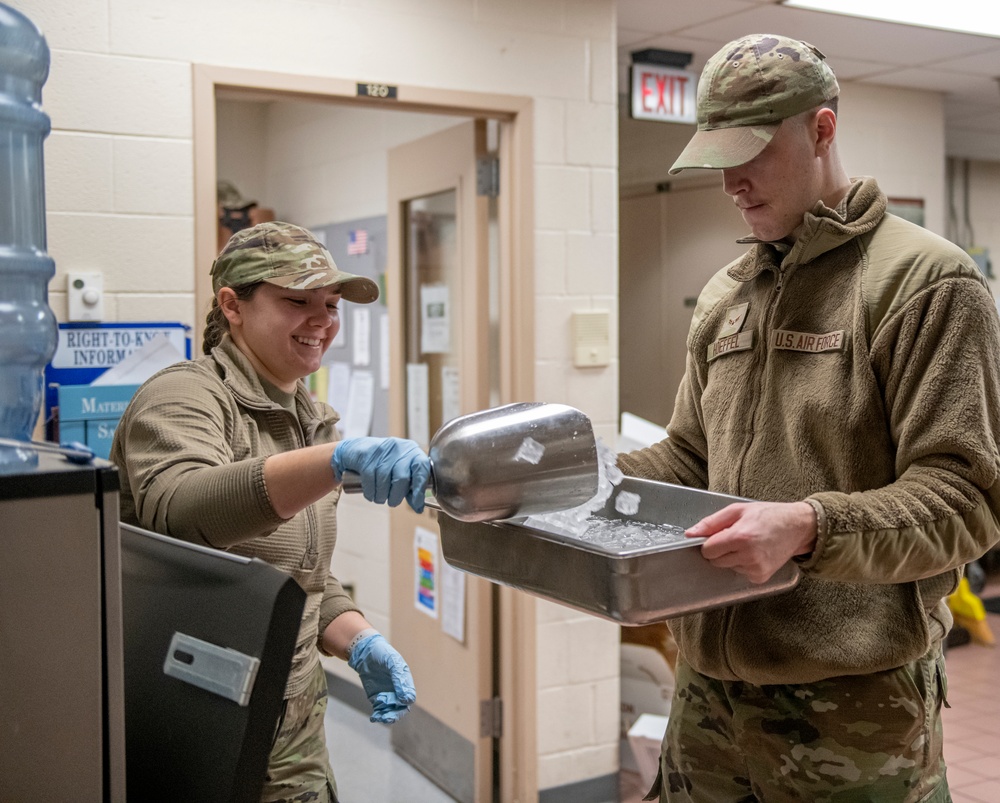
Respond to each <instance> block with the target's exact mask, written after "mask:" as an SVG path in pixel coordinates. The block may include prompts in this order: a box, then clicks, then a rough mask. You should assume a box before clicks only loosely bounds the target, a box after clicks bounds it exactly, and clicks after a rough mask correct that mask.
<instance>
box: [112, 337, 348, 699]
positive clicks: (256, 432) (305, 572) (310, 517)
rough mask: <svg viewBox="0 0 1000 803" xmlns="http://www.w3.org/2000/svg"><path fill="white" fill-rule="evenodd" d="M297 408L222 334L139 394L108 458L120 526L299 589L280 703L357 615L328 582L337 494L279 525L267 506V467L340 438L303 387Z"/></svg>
mask: <svg viewBox="0 0 1000 803" xmlns="http://www.w3.org/2000/svg"><path fill="white" fill-rule="evenodd" d="M295 410H296V413H297V414H293V413H292V412H291V411H290V410H288V409H285V408H284V407H282V406H281V405H279V404H276V403H275V402H273V401H272V400H271V399H270V398H269V397H268V396H267V394H266V393H265V392H264V390H263V388H262V386H261V384H260V381H259V380H258V379H257V375H256V372H255V371H254V369H253V367H252V366H251V365H250V363H249V361H248V360H247V359H246V358H245V357H244V356H243V354H242V352H240V350H239V349H238V348H236V346H235V345H234V344H233V342H232V341H231V340H230V339H229V337H228V335H227V336H226V337H225V338H224V339H223V342H222V343H221V344H220V345H219V346H218V347H217V348H215V349H213V350H212V353H211V354H210V355H208V356H204V357H200V358H198V359H197V360H193V361H191V362H183V363H178V364H177V365H173V366H171V367H169V368H166V369H164V370H163V371H160V372H159V373H158V374H156V375H155V376H153V377H151V378H150V379H149V380H148V381H147V382H146V383H145V384H144V385H143V386H142V387H140V388H139V390H138V391H137V392H136V394H135V396H134V397H133V399H132V401H131V403H130V404H129V406H128V409H127V410H126V411H125V414H124V415H123V416H122V419H121V421H120V423H119V425H118V429H117V431H116V432H115V438H114V442H113V444H112V448H111V455H110V458H111V460H112V462H114V463H115V464H117V465H118V467H119V468H120V475H121V484H122V489H121V519H122V521H124V522H127V523H131V524H135V525H137V526H139V527H144V528H146V529H149V530H154V531H156V532H160V533H165V534H167V535H171V536H173V537H175V538H180V539H183V540H185V541H191V542H194V543H197V544H204V545H207V546H211V547H215V548H217V549H224V550H226V551H228V552H232V553H235V554H238V555H244V556H247V557H257V558H260V559H261V560H264V561H266V562H268V563H270V564H271V565H272V566H275V567H276V568H278V569H280V570H282V571H284V572H286V573H288V574H289V575H291V576H292V577H293V578H295V580H296V582H298V584H299V585H300V586H302V588H303V589H305V591H306V593H307V595H308V596H307V600H306V605H305V611H304V613H303V619H302V627H301V628H300V630H299V636H298V641H297V643H296V648H295V654H294V657H293V659H292V668H291V672H290V674H289V679H288V684H287V687H286V689H285V696H286V697H291V696H294V695H295V694H298V693H299V692H301V691H302V690H303V689H304V688H305V686H306V685H307V684H308V682H309V680H310V677H311V674H312V671H313V670H314V669H315V667H316V664H317V662H318V661H319V653H318V652H317V647H318V646H319V644H320V635H321V634H322V632H323V629H324V628H325V627H326V625H327V624H329V623H330V622H331V621H332V620H333V619H334V618H335V617H337V616H339V615H340V614H341V613H344V612H345V611H349V610H357V608H356V607H355V606H354V604H353V603H352V602H351V599H350V597H348V596H347V594H346V593H345V592H344V590H343V588H341V585H340V583H339V582H338V581H337V580H336V578H334V577H333V576H332V575H331V574H330V557H331V555H332V553H333V548H334V544H335V543H336V540H337V521H336V510H337V501H338V499H339V497H340V491H339V489H338V490H337V491H334V492H333V493H331V494H328V495H327V496H325V497H324V498H323V499H320V500H319V501H318V502H316V503H314V504H312V505H310V506H309V507H307V508H306V509H305V510H303V511H301V512H300V513H298V514H297V515H295V516H293V517H292V518H290V519H287V520H284V519H281V518H280V517H279V516H278V515H277V514H276V513H275V511H274V508H273V507H272V506H271V503H270V501H269V500H268V496H267V488H266V487H265V485H264V460H265V458H267V457H268V456H269V455H272V454H276V453H278V452H285V451H288V450H289V449H295V448H298V447H301V446H309V445H312V444H316V443H329V442H331V441H334V440H336V439H337V438H338V435H337V432H336V429H335V427H334V425H335V424H336V422H337V420H338V416H337V415H336V413H334V411H333V410H332V409H331V408H329V407H327V406H326V405H322V404H316V403H315V402H313V401H312V399H311V398H310V397H309V392H308V391H307V390H306V388H305V385H303V384H302V383H301V382H300V383H299V385H298V388H297V389H296V391H295Z"/></svg>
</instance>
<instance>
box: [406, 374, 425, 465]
mask: <svg viewBox="0 0 1000 803" xmlns="http://www.w3.org/2000/svg"><path fill="white" fill-rule="evenodd" d="M427 387H428V385H427V366H426V365H425V364H424V363H422V362H416V363H413V362H411V363H409V364H407V366H406V437H408V438H409V439H410V440H414V441H416V442H417V443H419V444H420V445H421V446H423V447H424V448H425V449H426V448H427V447H428V446H429V445H430V440H431V434H430V426H431V425H430V412H429V409H428V408H429V402H428V392H429V391H428V389H427Z"/></svg>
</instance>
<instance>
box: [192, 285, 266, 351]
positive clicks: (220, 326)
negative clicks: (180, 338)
mask: <svg viewBox="0 0 1000 803" xmlns="http://www.w3.org/2000/svg"><path fill="white" fill-rule="evenodd" d="M260 285H261V282H254V283H253V284H244V285H240V286H238V287H232V288H230V289H231V290H232V291H233V292H234V293H236V297H237V298H238V299H239V300H240V301H246V300H247V299H248V298H250V297H251V296H252V295H253V294H254V293H255V292H256V291H257V288H258V287H260ZM228 331H229V319H228V318H226V315H225V313H224V312H223V311H222V307H220V306H219V298H218V296H216V297H215V298H213V299H212V308H211V309H210V310H209V311H208V315H207V316H206V317H205V331H204V333H203V335H202V343H201V350H202V352H203V353H204V354H211V353H212V349H214V348H215V347H216V346H218V345H219V343H221V342H222V336H223V335H225V334H226V332H228Z"/></svg>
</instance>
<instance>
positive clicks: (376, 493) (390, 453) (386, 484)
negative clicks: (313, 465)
mask: <svg viewBox="0 0 1000 803" xmlns="http://www.w3.org/2000/svg"><path fill="white" fill-rule="evenodd" d="M330 465H331V466H333V473H334V474H335V475H336V477H337V480H338V481H340V480H341V479H343V476H344V472H345V471H353V472H354V473H355V474H358V475H360V477H361V490H362V492H363V493H364V495H365V499H367V500H368V501H369V502H377V503H378V504H380V505H381V504H384V503H386V502H388V503H389V506H390V507H395V506H396V505H398V504H399V503H400V502H402V501H403V500H404V499H405V500H406V501H407V502H409V503H410V507H412V508H413V509H414V510H415V511H416V512H417V513H420V512H421V511H423V509H424V491H425V490H426V488H427V483H428V481H429V480H430V476H431V461H430V458H428V457H427V455H426V454H424V452H423V450H422V449H421V448H420V447H419V446H418V445H417V444H416V442H415V441H408V440H404V439H403V438H347V439H346V440H342V441H341V442H340V443H338V444H337V447H336V448H335V449H334V450H333V458H332V459H331V461H330Z"/></svg>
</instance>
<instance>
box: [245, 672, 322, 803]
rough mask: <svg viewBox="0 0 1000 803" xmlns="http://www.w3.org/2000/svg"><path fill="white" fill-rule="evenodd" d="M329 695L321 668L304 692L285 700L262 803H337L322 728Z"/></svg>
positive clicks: (269, 761) (269, 763)
mask: <svg viewBox="0 0 1000 803" xmlns="http://www.w3.org/2000/svg"><path fill="white" fill-rule="evenodd" d="M327 694H328V690H327V685H326V673H325V672H324V671H323V667H322V666H319V665H318V666H317V667H316V673H315V674H314V675H313V677H312V679H311V680H310V681H309V685H308V686H307V687H306V688H305V690H304V691H303V692H302V693H301V694H299V695H297V696H296V697H291V698H289V699H287V700H285V704H284V708H283V710H282V715H281V719H280V720H279V722H278V729H277V734H276V735H275V737H274V745H273V746H272V748H271V756H270V758H269V759H268V762H267V778H266V779H265V781H264V791H263V793H262V794H261V803H307V802H308V803H337V784H336V782H335V781H334V778H333V770H332V769H331V768H330V758H329V754H328V753H327V748H326V733H325V730H324V727H323V719H324V717H325V716H326V701H327Z"/></svg>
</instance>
